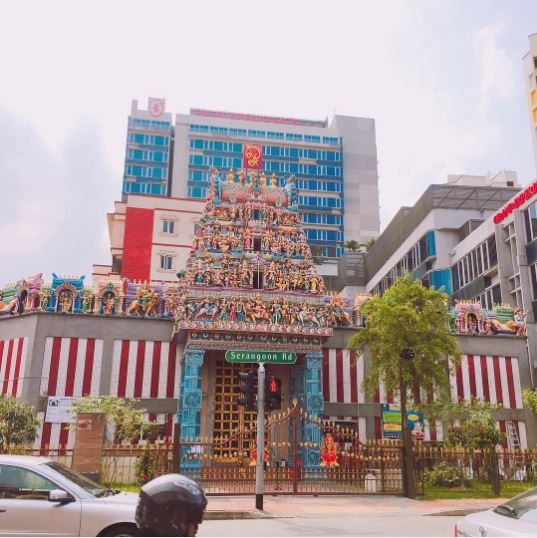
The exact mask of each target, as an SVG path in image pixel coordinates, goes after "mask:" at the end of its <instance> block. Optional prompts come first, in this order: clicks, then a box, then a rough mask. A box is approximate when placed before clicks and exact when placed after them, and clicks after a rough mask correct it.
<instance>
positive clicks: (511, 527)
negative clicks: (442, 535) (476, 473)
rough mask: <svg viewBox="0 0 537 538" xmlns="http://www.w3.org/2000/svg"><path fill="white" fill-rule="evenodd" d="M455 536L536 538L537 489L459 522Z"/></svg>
mask: <svg viewBox="0 0 537 538" xmlns="http://www.w3.org/2000/svg"><path fill="white" fill-rule="evenodd" d="M455 536H527V537H529V536H531V537H532V538H535V536H537V488H532V489H529V490H528V491H525V492H524V493H521V494H520V495H517V496H516V497H513V498H512V499H509V500H508V501H506V502H505V503H503V504H500V505H499V506H497V507H496V508H492V509H491V510H485V511H484V512H477V513H475V514H470V515H469V516H466V517H465V518H464V519H461V520H459V521H457V525H456V526H455Z"/></svg>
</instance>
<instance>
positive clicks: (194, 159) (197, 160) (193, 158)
mask: <svg viewBox="0 0 537 538" xmlns="http://www.w3.org/2000/svg"><path fill="white" fill-rule="evenodd" d="M189 160H190V164H198V165H201V164H203V155H190V159H189Z"/></svg>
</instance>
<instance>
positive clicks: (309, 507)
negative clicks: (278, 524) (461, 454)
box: [207, 495, 503, 517]
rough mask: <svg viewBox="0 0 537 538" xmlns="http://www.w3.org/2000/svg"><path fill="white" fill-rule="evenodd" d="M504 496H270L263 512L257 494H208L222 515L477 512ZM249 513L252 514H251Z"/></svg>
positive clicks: (209, 508)
mask: <svg viewBox="0 0 537 538" xmlns="http://www.w3.org/2000/svg"><path fill="white" fill-rule="evenodd" d="M502 501H503V499H437V500H429V501H416V500H412V499H407V498H405V497H397V496H387V495H371V496H365V495H364V496H362V495H360V496H325V497H323V496H317V497H313V496H306V495H304V496H300V495H297V496H285V495H281V496H271V495H265V496H264V499H263V512H259V511H258V510H256V509H255V497H254V496H251V497H248V496H242V497H227V496H222V497H217V496H215V497H212V496H211V497H208V506H207V511H208V512H214V514H213V516H214V517H217V515H218V514H219V515H218V517H223V514H224V513H225V512H230V515H232V514H233V515H234V517H241V516H240V513H242V514H243V517H255V515H257V516H264V517H271V516H272V517H282V516H286V517H300V516H323V515H324V516H326V515H334V514H337V515H341V516H345V515H353V516H356V515H359V514H362V513H363V514H364V515H365V514H367V515H370V516H375V515H378V516H383V517H386V516H395V515H402V514H404V515H409V516H410V515H427V514H435V515H436V514H438V513H441V512H445V511H450V510H464V511H476V510H485V509H487V508H491V507H492V506H495V505H497V504H500V503H501V502H502ZM248 514H249V515H248Z"/></svg>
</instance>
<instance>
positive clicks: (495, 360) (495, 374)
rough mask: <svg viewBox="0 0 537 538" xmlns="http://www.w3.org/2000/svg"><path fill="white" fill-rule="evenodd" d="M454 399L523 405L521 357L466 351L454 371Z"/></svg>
mask: <svg viewBox="0 0 537 538" xmlns="http://www.w3.org/2000/svg"><path fill="white" fill-rule="evenodd" d="M450 383H451V397H452V398H453V400H454V401H457V400H459V401H460V400H470V399H471V398H479V399H482V400H485V401H487V402H491V403H494V404H499V405H501V406H502V407H505V408H506V409H522V407H523V406H522V388H521V385H520V371H519V368H518V358H516V357H500V356H491V355H463V356H462V360H461V363H460V364H459V365H457V367H456V369H455V371H453V372H451V374H450Z"/></svg>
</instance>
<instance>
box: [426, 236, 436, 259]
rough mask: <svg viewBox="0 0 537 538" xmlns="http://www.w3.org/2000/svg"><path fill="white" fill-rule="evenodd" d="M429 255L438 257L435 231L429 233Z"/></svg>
mask: <svg viewBox="0 0 537 538" xmlns="http://www.w3.org/2000/svg"><path fill="white" fill-rule="evenodd" d="M427 255H428V256H436V239H435V236H434V231H433V230H431V231H430V232H427Z"/></svg>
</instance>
